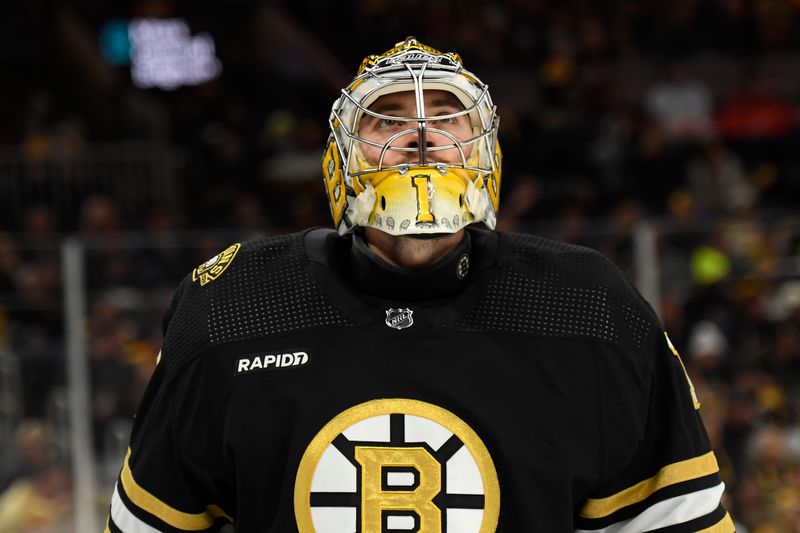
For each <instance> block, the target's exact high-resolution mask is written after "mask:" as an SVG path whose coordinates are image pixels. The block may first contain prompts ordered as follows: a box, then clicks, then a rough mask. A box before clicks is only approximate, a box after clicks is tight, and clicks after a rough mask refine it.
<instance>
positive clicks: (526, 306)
mask: <svg viewBox="0 0 800 533" xmlns="http://www.w3.org/2000/svg"><path fill="white" fill-rule="evenodd" d="M458 325H459V326H460V327H465V328H468V329H481V330H499V331H512V332H519V333H527V334H534V335H541V336H548V337H574V338H591V339H595V340H598V341H605V342H610V343H613V344H617V345H620V346H622V347H624V348H627V349H630V350H633V351H635V350H638V349H639V348H641V346H643V345H644V343H645V342H647V341H649V340H652V335H654V334H656V333H657V332H658V330H659V328H660V326H659V325H658V318H657V317H656V315H655V313H654V312H653V310H652V308H651V307H650V305H649V304H648V303H647V302H646V301H645V300H644V298H643V297H642V296H641V295H640V294H639V292H638V291H637V290H636V288H635V287H634V286H633V284H632V283H631V282H630V281H629V280H628V279H627V277H626V276H625V275H624V273H623V272H622V271H621V270H620V269H619V268H618V267H617V266H616V265H615V264H614V263H613V262H612V261H611V260H609V259H608V258H607V257H605V256H604V255H602V254H601V253H600V252H597V251H596V250H593V249H590V248H586V247H583V246H578V245H573V244H568V243H563V242H559V241H553V240H549V239H545V238H542V237H538V236H535V235H528V234H516V233H500V246H499V251H498V259H497V264H496V268H495V272H494V273H493V276H492V278H491V279H490V281H489V283H488V285H487V287H486V289H485V290H484V294H483V296H482V297H481V298H480V299H479V300H478V302H477V304H476V305H475V306H474V307H473V309H471V310H470V311H469V312H468V313H467V315H466V316H465V317H463V318H462V319H461V321H460V323H459V324H458Z"/></svg>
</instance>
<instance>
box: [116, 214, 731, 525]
mask: <svg viewBox="0 0 800 533" xmlns="http://www.w3.org/2000/svg"><path fill="white" fill-rule="evenodd" d="M467 236H468V240H469V241H470V245H469V246H468V247H466V248H459V249H457V250H456V254H455V256H453V257H449V258H446V259H445V260H443V264H444V265H446V266H447V265H450V264H451V263H452V272H451V271H449V270H448V272H449V275H451V277H453V276H454V277H455V279H456V280H460V281H457V286H455V288H454V290H453V291H451V292H447V291H445V292H444V293H442V294H436V291H433V293H432V297H430V298H420V297H419V295H418V294H413V291H405V289H403V288H402V284H401V283H400V284H398V286H394V287H380V286H378V287H372V290H364V287H369V283H367V284H366V285H365V284H364V283H359V281H358V276H357V275H355V274H354V273H353V272H351V271H350V270H349V269H350V268H351V266H352V265H351V263H350V262H349V261H348V259H347V256H348V253H349V252H348V250H350V248H351V247H352V239H351V237H340V236H338V235H336V234H335V233H334V232H332V231H330V230H323V229H315V230H310V231H307V232H303V233H298V234H293V235H288V236H281V237H273V238H268V239H264V240H260V241H255V242H249V243H244V244H241V245H239V244H235V245H233V246H231V247H229V248H228V249H226V250H225V251H224V252H222V253H220V254H219V255H217V256H215V257H214V258H212V259H211V260H209V261H208V262H206V263H204V264H203V265H201V266H200V267H198V268H197V269H195V271H194V272H192V274H191V275H190V276H188V277H187V278H186V279H185V280H184V281H183V282H182V284H181V285H180V286H179V288H178V290H177V292H176V295H175V298H174V300H173V304H172V306H171V308H170V310H169V311H168V313H167V315H166V317H165V332H166V334H165V339H164V344H163V347H162V353H161V355H160V362H159V364H158V365H157V367H156V371H155V373H154V375H153V377H152V380H151V383H150V385H149V386H148V389H147V391H146V393H145V395H144V398H143V400H142V403H141V406H140V409H139V412H138V414H137V416H136V419H135V423H134V428H133V432H132V436H131V441H130V450H129V453H128V455H127V457H125V459H124V464H123V467H122V471H121V474H120V477H119V480H118V482H117V484H116V487H115V489H114V493H113V496H112V504H111V510H110V515H109V520H108V528H107V530H108V531H111V532H117V531H124V532H126V533H139V532H153V531H217V530H219V529H220V528H222V527H223V526H225V525H227V524H232V528H233V529H234V530H235V531H237V532H244V533H255V532H265V533H266V532H270V533H273V532H274V533H289V532H300V533H312V532H317V533H384V532H395V533H396V532H405V531H409V532H411V531H419V532H424V533H432V532H436V533H490V532H493V531H499V532H503V533H521V532H547V533H560V532H572V531H614V532H621V533H630V532H642V531H651V530H658V531H670V532H672V531H676V532H677V531H680V532H690V531H691V532H696V531H704V532H730V531H733V529H734V528H733V523H732V521H731V519H730V517H729V516H728V515H727V513H726V512H725V510H724V509H723V507H722V506H721V504H720V498H721V494H722V491H723V484H722V482H721V481H720V479H719V476H718V467H717V463H716V460H715V458H714V454H713V452H712V451H711V449H710V446H709V442H708V439H707V437H706V433H705V431H704V428H703V424H702V421H701V418H700V415H699V411H698V409H699V404H698V402H697V398H696V397H695V396H694V391H693V390H692V387H691V383H690V382H689V380H688V377H687V376H686V373H685V370H684V368H683V365H682V363H681V361H680V358H679V356H678V353H677V352H676V351H675V349H674V348H673V347H672V346H671V344H670V343H669V339H668V338H667V337H666V335H665V333H664V332H663V331H662V329H661V327H660V325H659V323H658V320H657V318H656V317H655V315H654V314H653V312H652V310H651V309H650V308H649V306H648V305H647V304H646V303H645V302H644V301H643V299H642V298H641V297H640V296H639V295H638V293H637V292H636V291H635V289H633V288H632V286H631V284H630V283H629V282H628V281H627V280H626V279H625V278H624V276H623V275H622V274H621V273H620V272H619V271H618V270H617V269H616V267H614V266H613V265H612V264H611V263H610V262H609V261H608V260H607V259H605V258H604V257H602V256H601V255H600V254H598V253H596V252H593V251H590V250H587V249H585V248H580V247H576V246H571V245H566V244H561V243H556V242H552V241H548V240H545V239H541V238H537V237H533V236H529V235H513V234H502V233H494V232H489V231H484V230H477V229H472V228H470V229H469V230H468V233H467ZM448 268H449V267H448ZM361 281H362V282H363V280H361ZM443 283H445V284H446V282H443ZM387 294H388V295H391V296H389V297H385V296H382V295H387ZM228 527H231V526H228Z"/></svg>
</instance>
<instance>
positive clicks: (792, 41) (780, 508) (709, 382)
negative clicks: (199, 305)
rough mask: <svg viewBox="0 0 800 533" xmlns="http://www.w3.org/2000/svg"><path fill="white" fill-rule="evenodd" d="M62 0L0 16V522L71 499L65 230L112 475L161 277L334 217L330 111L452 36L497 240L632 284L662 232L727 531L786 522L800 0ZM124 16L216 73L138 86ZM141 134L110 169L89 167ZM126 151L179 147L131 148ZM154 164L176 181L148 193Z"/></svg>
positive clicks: (99, 431) (143, 365)
mask: <svg viewBox="0 0 800 533" xmlns="http://www.w3.org/2000/svg"><path fill="white" fill-rule="evenodd" d="M106 4H113V5H106ZM59 5H60V7H54V6H53V5H52V4H51V3H49V2H45V1H44V0H37V1H31V2H28V3H26V4H25V5H24V6H21V7H20V9H19V10H18V11H14V12H11V13H10V14H9V15H8V16H5V15H4V17H3V18H2V20H0V49H2V50H4V52H3V55H0V63H2V64H3V67H4V71H5V72H12V71H14V72H20V73H21V74H22V76H15V77H12V78H11V79H10V80H8V83H4V84H2V86H0V102H3V104H0V221H2V225H0V400H2V401H0V533H5V532H16V531H50V530H51V529H48V527H53V526H51V525H49V524H58V523H61V522H62V521H64V520H67V518H68V516H69V514H70V512H71V507H70V506H71V500H70V496H69V491H70V481H69V469H68V452H69V450H68V439H67V438H66V433H65V428H66V427H67V424H68V420H66V416H67V413H66V407H65V406H66V400H65V397H66V393H65V389H64V387H65V383H66V376H65V366H64V360H65V339H64V311H63V305H64V297H63V283H62V266H61V262H60V261H61V250H60V248H59V246H60V243H61V242H62V239H63V238H64V237H66V236H77V237H80V238H81V239H82V241H81V242H83V244H84V246H85V252H86V256H85V258H86V269H87V276H86V280H85V282H86V286H87V295H88V311H87V312H88V320H87V331H88V338H89V361H90V371H91V388H92V391H91V392H92V394H91V409H92V417H93V425H92V427H93V433H94V450H95V452H96V454H97V457H98V458H99V460H100V464H101V469H100V476H101V478H102V479H101V481H102V482H103V483H108V482H110V481H111V480H113V478H114V477H115V475H116V468H118V467H119V461H120V458H121V455H120V454H121V453H124V449H125V446H126V438H127V432H128V431H129V428H130V420H131V417H132V415H133V412H134V410H135V407H136V405H137V404H138V400H139V398H140V396H141V394H142V391H143V387H144V386H145V385H146V383H147V380H148V378H149V375H150V373H151V372H152V369H153V367H154V364H155V354H156V353H157V352H158V349H159V346H160V342H161V330H160V317H161V313H162V312H163V310H164V309H165V308H166V306H167V304H168V302H169V298H170V296H171V292H172V290H173V288H174V287H175V285H176V284H177V282H178V281H179V280H180V278H181V277H183V276H184V275H185V274H187V273H188V272H190V271H191V269H192V268H194V267H195V266H196V265H198V264H200V263H201V262H203V261H205V260H206V259H208V258H209V257H211V256H213V255H214V254H216V253H217V252H218V251H220V250H221V249H223V248H224V247H225V246H227V245H228V244H229V243H230V242H233V241H238V240H244V239H251V238H257V237H259V236H261V235H268V234H272V233H276V232H284V231H294V230H298V229H301V228H305V227H309V226H314V225H329V216H328V210H327V206H326V204H325V201H324V196H323V192H322V187H321V181H320V174H319V162H320V158H321V154H322V147H323V145H324V143H325V139H326V136H327V119H328V113H329V107H330V104H331V103H332V102H333V99H334V98H335V97H336V94H337V91H338V89H339V88H340V87H342V86H343V85H344V84H345V83H346V82H347V81H348V80H349V77H350V76H352V74H353V73H354V70H355V68H356V67H357V66H358V64H359V63H360V60H361V58H362V57H363V56H364V55H365V54H366V53H378V52H381V51H383V50H386V49H387V48H389V47H391V46H392V45H393V44H394V42H396V41H399V40H401V39H402V38H404V37H406V36H407V35H416V36H417V37H418V38H419V39H420V40H422V41H423V42H426V43H429V44H431V45H432V46H434V47H437V48H439V49H442V50H447V51H449V50H455V51H458V52H459V53H460V54H461V55H462V57H463V58H464V61H465V64H466V67H467V68H468V69H470V70H473V71H475V72H476V73H478V74H479V75H480V76H481V78H482V79H483V80H484V81H486V82H488V83H489V85H490V87H491V89H492V94H493V96H494V99H495V101H496V103H497V104H498V105H499V108H500V115H501V146H502V147H503V151H504V174H503V180H504V183H503V189H502V199H501V211H500V220H499V227H500V229H503V230H507V231H522V232H533V233H537V234H541V235H544V236H547V237H552V238H557V239H561V240H565V241H569V242H574V243H578V244H584V245H587V246H591V247H593V248H596V249H598V250H600V251H601V252H603V253H604V254H606V255H608V256H609V257H610V258H611V259H613V260H614V261H615V262H616V263H617V264H618V265H620V266H621V267H622V268H623V269H624V270H625V271H626V273H627V274H628V275H629V276H630V277H631V278H632V279H637V275H639V274H640V273H639V272H637V269H636V265H637V262H636V258H637V253H638V252H639V251H640V250H639V249H638V248H637V243H636V241H635V239H634V237H633V235H634V233H635V230H636V229H637V228H639V227H641V224H643V223H647V224H650V225H651V227H653V228H655V230H656V235H657V241H656V245H657V246H656V249H657V253H658V267H659V273H658V279H659V283H660V296H659V299H658V311H659V314H660V316H661V318H662V320H663V322H664V326H665V329H666V330H667V331H668V332H669V334H670V337H671V338H672V340H673V342H674V344H675V345H676V346H677V347H678V349H679V350H680V351H681V353H682V356H683V359H684V362H685V364H686V367H687V370H688V372H689V374H690V376H691V378H692V380H693V382H694V386H695V388H696V389H697V393H698V396H699V397H700V401H701V403H702V408H701V413H702V415H703V418H704V420H705V423H706V425H707V428H708V431H709V435H710V437H711V439H712V442H713V445H714V449H715V451H716V453H717V457H718V459H719V461H720V466H721V469H722V473H723V477H724V479H725V481H726V483H727V485H728V491H727V502H726V505H727V508H728V509H729V510H730V511H731V514H732V516H733V517H734V518H735V520H736V521H737V523H738V530H740V531H745V532H747V531H749V532H751V533H782V532H800V209H798V207H800V150H798V149H797V147H798V141H800V128H798V118H799V117H800V3H799V2H797V1H794V0H677V1H669V2H667V1H654V2H637V1H635V0H619V1H611V0H607V1H602V0H593V1H590V0H568V1H555V0H506V1H500V0H494V1H492V0H490V1H478V0H460V1H455V0H395V1H389V0H342V1H340V2H326V3H318V2H312V1H311V0H295V1H293V2H289V1H288V0H287V1H262V2H257V1H255V0H251V1H240V2H237V3H236V6H237V8H236V9H232V8H230V7H228V6H225V5H223V3H216V2H212V1H207V2H194V3H189V2H188V1H185V2H181V1H178V0H175V1H166V0H140V1H130V2H119V3H104V2H100V1H99V0H74V1H72V2H63V3H61V4H59ZM420 13H424V14H425V15H424V17H420V15H419V14H420ZM136 16H139V17H145V16H153V17H177V16H180V17H183V18H185V19H187V20H188V22H189V24H190V26H192V28H193V30H194V31H206V32H209V33H210V34H211V35H213V37H214V39H215V40H216V43H217V50H216V53H217V56H218V57H219V58H220V61H221V63H222V65H223V74H222V76H221V77H220V78H219V79H217V80H214V81H211V82H208V83H205V84H203V85H200V86H196V87H185V88H181V89H178V90H176V91H171V92H166V91H158V90H142V89H137V88H135V87H134V86H133V84H132V83H131V81H130V79H129V75H128V74H127V71H126V69H125V67H123V66H118V65H111V64H108V63H105V62H104V61H103V56H102V54H101V52H100V50H99V47H98V44H97V43H98V35H99V32H100V30H101V27H102V24H103V22H104V21H107V20H111V19H113V18H119V17H127V18H132V17H136ZM365 28H369V29H370V31H365ZM45 36H46V37H45ZM14 69H16V70H14ZM130 142H134V143H138V144H126V145H125V146H128V147H129V148H128V149H127V151H125V150H123V152H121V153H123V154H125V157H119V158H118V159H119V161H114V160H111V161H107V160H105V159H102V164H100V163H98V161H101V160H100V159H98V158H96V157H90V155H91V154H94V153H95V152H94V151H96V150H97V149H98V148H97V147H98V146H100V145H103V146H106V145H108V143H130ZM143 146H144V147H150V146H159V147H162V148H165V149H166V150H168V151H169V154H170V157H169V158H167V159H165V160H163V161H169V163H168V164H167V163H164V164H162V160H161V159H158V160H155V161H156V163H153V160H152V159H147V160H146V161H144V162H142V161H143V160H142V159H141V155H142V153H143V151H141V150H139V149H138V147H143ZM130 147H133V148H130ZM115 153H116V152H115ZM137 157H138V159H137ZM134 167H135V168H137V169H139V171H138V173H130V172H129V170H130V169H131V168H134ZM147 179H150V180H151V181H156V182H159V181H167V182H168V183H169V184H170V186H171V188H169V189H168V190H167V189H165V190H167V192H163V191H162V192H161V193H159V194H156V193H152V194H151V193H149V192H148V193H147V194H141V190H142V187H143V185H142V184H143V183H144V182H145V181H146V180H147ZM125 180H130V181H131V184H130V186H127V185H125V184H124V183H123V182H125ZM123 185H125V186H123ZM153 190H155V189H153ZM132 191H139V193H136V194H134V192H132ZM148 191H149V189H148ZM170 191H171V192H170ZM105 504H106V501H103V500H102V499H101V500H100V501H98V509H99V512H100V513H102V512H103V510H104V506H105ZM52 530H53V531H55V530H57V529H52ZM59 531H60V530H59Z"/></svg>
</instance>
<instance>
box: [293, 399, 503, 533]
mask: <svg viewBox="0 0 800 533" xmlns="http://www.w3.org/2000/svg"><path fill="white" fill-rule="evenodd" d="M294 508H295V517H296V519H297V526H298V529H299V531H300V533H353V532H355V533H401V532H402V533H406V532H418V533H492V532H494V531H495V529H496V528H497V519H498V515H499V512H500V489H499V486H498V482H497V473H496V471H495V468H494V464H493V463H492V459H491V457H490V456H489V452H488V450H487V449H486V447H485V446H484V444H483V442H481V440H480V438H479V437H478V435H477V434H476V433H475V432H474V431H473V430H472V429H471V428H470V427H469V426H468V425H467V424H466V423H465V422H464V421H462V420H461V419H460V418H458V417H457V416H455V415H454V414H453V413H451V412H449V411H447V410H445V409H442V408H441V407H437V406H435V405H432V404H428V403H425V402H420V401H417V400H406V399H384V400H373V401H370V402H366V403H363V404H360V405H357V406H355V407H352V408H350V409H348V410H346V411H344V412H343V413H341V414H339V415H338V416H336V417H335V418H334V419H333V420H331V421H330V422H329V423H328V424H326V425H325V427H323V428H322V430H320V432H319V433H318V434H317V436H316V437H314V439H313V440H312V441H311V444H309V446H308V448H307V449H306V452H305V454H304V455H303V458H302V460H301V462H300V467H299V469H298V472H297V479H296V482H295V490H294Z"/></svg>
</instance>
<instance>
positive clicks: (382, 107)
mask: <svg viewBox="0 0 800 533" xmlns="http://www.w3.org/2000/svg"><path fill="white" fill-rule="evenodd" d="M424 102H425V116H427V117H437V116H446V115H449V114H452V113H458V112H459V111H463V110H464V106H463V105H462V104H461V102H460V101H459V100H458V98H456V97H455V96H454V95H453V94H451V93H449V92H447V91H440V90H428V91H425V92H424ZM369 110H370V111H373V112H375V113H379V114H381V115H388V116H395V117H415V116H417V105H416V99H415V97H414V91H404V92H399V93H393V94H387V95H384V96H381V97H380V98H378V99H377V100H375V102H374V103H373V104H372V105H371V106H369ZM417 125H418V123H417V122H415V121H408V120H392V119H389V118H378V117H374V116H372V115H364V117H363V118H362V119H361V121H360V123H359V126H358V136H359V137H363V138H365V139H367V140H369V141H373V142H376V143H379V144H381V145H383V144H384V143H386V142H387V141H388V140H389V139H390V138H391V137H392V136H393V135H395V134H397V133H399V132H401V131H403V130H412V131H409V132H408V133H406V134H403V135H401V136H400V137H398V138H397V139H395V140H394V141H392V143H391V145H390V146H392V147H399V148H416V150H411V151H397V150H386V151H385V152H384V155H383V161H382V165H381V166H383V167H387V166H392V165H399V164H402V163H419V162H420V154H419V150H418V148H419V140H420V137H419V134H418V132H417ZM432 130H441V131H443V132H446V133H448V134H450V135H452V136H453V137H455V138H456V139H457V140H458V141H466V140H468V139H470V138H471V137H472V126H471V124H470V120H469V116H468V115H467V114H464V115H459V116H456V117H450V118H442V119H439V120H429V121H427V132H426V136H425V140H426V143H425V144H426V147H427V150H426V154H427V158H428V162H432V163H452V164H460V163H462V159H461V153H460V152H459V150H458V149H457V148H456V147H452V148H447V149H443V150H431V148H434V147H437V146H447V145H453V144H455V143H454V142H453V139H451V138H449V137H448V136H447V135H445V134H443V133H439V132H437V131H432ZM462 147H463V150H464V159H465V160H466V159H468V158H469V155H470V153H471V152H472V144H463V145H462ZM361 152H362V154H363V155H364V157H365V158H366V160H367V162H368V163H369V164H371V165H375V166H377V165H378V162H379V161H380V157H381V148H378V147H376V146H372V145H369V144H365V143H361Z"/></svg>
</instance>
